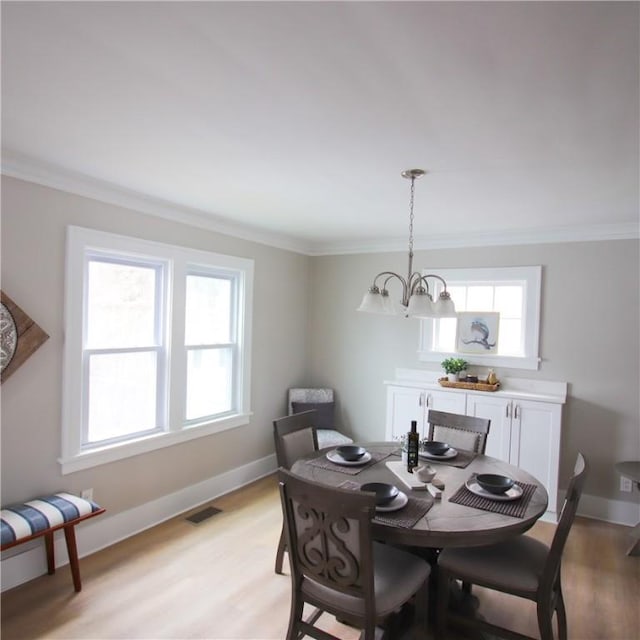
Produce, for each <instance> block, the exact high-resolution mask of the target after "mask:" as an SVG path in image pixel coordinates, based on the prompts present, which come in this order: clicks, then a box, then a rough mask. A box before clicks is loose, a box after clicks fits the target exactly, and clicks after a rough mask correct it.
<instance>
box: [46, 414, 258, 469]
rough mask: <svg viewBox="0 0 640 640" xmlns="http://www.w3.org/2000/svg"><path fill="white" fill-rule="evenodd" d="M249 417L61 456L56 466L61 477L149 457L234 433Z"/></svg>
mask: <svg viewBox="0 0 640 640" xmlns="http://www.w3.org/2000/svg"><path fill="white" fill-rule="evenodd" d="M250 415H251V414H248V413H244V414H237V415H234V416H232V417H229V418H224V419H222V420H216V421H214V422H207V423H205V424H202V425H197V426H190V427H185V428H184V429H181V430H180V431H165V432H163V433H157V434H153V435H150V436H146V437H144V438H140V439H139V440H134V441H130V442H120V443H118V444H114V445H110V446H108V447H102V448H98V449H91V450H89V451H83V452H81V453H78V454H76V455H69V456H63V457H62V458H59V459H58V462H59V463H60V466H61V467H62V468H61V472H62V475H67V474H69V473H74V472H76V471H82V470H83V469H91V468H92V467H97V466H99V465H101V464H107V463H109V462H115V461H116V460H123V459H125V458H131V457H133V456H137V455H140V454H142V453H149V452H150V451H155V450H157V449H163V448H164V447H171V446H173V445H175V444H181V443H183V442H188V441H189V440H195V439H196V438H202V437H205V436H209V435H212V434H215V433H221V432H222V431H227V430H229V429H235V428H236V427H241V426H242V425H245V424H249V417H250Z"/></svg>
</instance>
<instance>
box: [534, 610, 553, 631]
mask: <svg viewBox="0 0 640 640" xmlns="http://www.w3.org/2000/svg"><path fill="white" fill-rule="evenodd" d="M537 609H538V628H539V630H540V639H541V640H553V624H552V622H551V619H552V617H553V609H552V608H551V606H550V603H549V602H538V607H537Z"/></svg>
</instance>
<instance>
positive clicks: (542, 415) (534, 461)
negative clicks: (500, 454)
mask: <svg viewBox="0 0 640 640" xmlns="http://www.w3.org/2000/svg"><path fill="white" fill-rule="evenodd" d="M561 419H562V408H561V406H560V405H557V404H551V403H547V402H531V401H528V400H515V401H514V417H513V427H512V436H511V463H512V464H515V465H517V466H518V467H520V468H521V469H524V470H525V471H528V472H529V473H530V474H531V475H533V476H535V477H536V478H537V479H538V480H540V482H542V484H544V486H545V487H546V489H547V492H548V493H549V506H548V510H549V511H552V512H555V511H556V510H557V500H558V496H557V491H558V465H559V457H560V424H561Z"/></svg>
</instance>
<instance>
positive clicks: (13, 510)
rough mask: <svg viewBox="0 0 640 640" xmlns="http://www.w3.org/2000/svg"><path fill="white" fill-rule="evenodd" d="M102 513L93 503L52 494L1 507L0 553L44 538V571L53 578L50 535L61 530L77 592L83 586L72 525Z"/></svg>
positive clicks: (53, 557) (70, 496)
mask: <svg viewBox="0 0 640 640" xmlns="http://www.w3.org/2000/svg"><path fill="white" fill-rule="evenodd" d="M104 512H105V509H103V508H102V507H101V506H99V505H98V504H96V503H95V502H93V501H91V500H85V499H84V498H79V497H78V496H74V495H72V494H70V493H55V494H53V495H49V496H42V497H40V498H36V499H35V500H30V501H29V502H25V503H22V504H12V505H10V506H8V507H5V508H3V509H2V513H1V515H0V533H1V542H2V547H1V548H0V550H2V551H4V550H5V549H10V548H11V547H15V546H16V545H19V544H22V543H24V542H28V541H29V540H34V539H36V538H40V537H44V543H45V549H46V552H47V572H48V573H49V575H52V574H54V573H55V571H56V563H55V556H54V545H53V534H54V533H55V532H56V531H58V530H59V529H63V530H64V537H65V540H66V542H67V552H68V554H69V565H70V567H71V576H72V577H73V586H74V588H75V590H76V591H80V590H81V589H82V583H81V582H80V565H79V563H78V548H77V546H76V534H75V526H76V525H77V524H78V523H80V522H83V521H84V520H88V519H89V518H93V517H94V516H98V515H100V514H101V513H104Z"/></svg>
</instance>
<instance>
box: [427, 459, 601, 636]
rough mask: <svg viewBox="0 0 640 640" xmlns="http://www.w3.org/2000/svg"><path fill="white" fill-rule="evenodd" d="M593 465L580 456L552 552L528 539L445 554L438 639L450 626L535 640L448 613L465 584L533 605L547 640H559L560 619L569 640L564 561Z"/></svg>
mask: <svg viewBox="0 0 640 640" xmlns="http://www.w3.org/2000/svg"><path fill="white" fill-rule="evenodd" d="M587 469H588V465H587V462H586V460H585V459H584V456H583V455H582V454H581V453H579V454H578V457H577V460H576V464H575V468H574V472H573V476H572V478H571V482H570V483H569V488H568V489H567V495H566V498H565V501H564V505H563V507H562V512H561V514H560V520H559V522H558V525H557V527H556V530H555V533H554V536H553V540H552V542H551V546H547V545H546V544H544V543H543V542H540V541H539V540H536V539H535V538H533V537H531V536H527V535H521V536H518V537H516V538H513V539H511V540H507V541H506V542H501V543H498V544H492V545H488V546H484V547H470V548H448V549H443V550H442V552H441V553H440V555H439V557H438V613H437V637H438V638H445V637H447V634H446V627H447V622H448V621H449V620H451V621H455V622H457V623H458V624H461V625H463V626H465V627H475V628H477V629H481V630H484V631H488V632H490V633H493V634H495V635H497V636H501V634H502V636H501V637H505V638H521V639H528V640H531V638H530V637H529V636H525V635H522V634H520V633H516V632H515V631H512V630H510V629H506V628H504V627H499V626H496V625H494V624H491V623H490V622H487V621H486V620H480V619H478V618H474V617H468V616H464V615H462V614H457V613H455V612H453V611H450V610H449V608H448V593H449V585H450V581H451V580H452V579H460V580H463V581H468V582H469V583H473V584H476V585H478V586H481V587H486V588H488V589H492V590H494V591H501V592H502V593H508V594H511V595H514V596H519V597H521V598H526V599H528V600H532V601H534V602H535V603H536V605H537V613H538V628H539V630H540V636H541V638H542V640H553V624H552V620H553V614H554V612H555V613H556V614H557V624H558V637H559V638H560V640H566V638H567V616H566V612H565V607H564V600H563V598H562V586H561V581H560V577H561V575H560V574H561V560H562V552H563V550H564V546H565V543H566V541H567V537H568V535H569V530H570V529H571V525H572V524H573V520H574V517H575V515H576V510H577V508H578V502H579V501H580V496H581V494H582V489H583V486H584V481H585V477H586V474H587Z"/></svg>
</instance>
